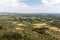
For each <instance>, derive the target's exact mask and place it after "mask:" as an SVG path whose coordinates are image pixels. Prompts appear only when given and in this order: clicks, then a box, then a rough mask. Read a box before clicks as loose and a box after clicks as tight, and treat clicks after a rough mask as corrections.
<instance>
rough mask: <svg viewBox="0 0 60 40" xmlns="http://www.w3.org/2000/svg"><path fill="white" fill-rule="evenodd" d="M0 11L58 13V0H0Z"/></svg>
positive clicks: (59, 10)
mask: <svg viewBox="0 0 60 40" xmlns="http://www.w3.org/2000/svg"><path fill="white" fill-rule="evenodd" d="M0 12H16V13H60V0H0Z"/></svg>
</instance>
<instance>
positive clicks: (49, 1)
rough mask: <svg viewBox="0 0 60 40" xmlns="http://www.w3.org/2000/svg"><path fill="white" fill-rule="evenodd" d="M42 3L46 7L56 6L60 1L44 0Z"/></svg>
mask: <svg viewBox="0 0 60 40" xmlns="http://www.w3.org/2000/svg"><path fill="white" fill-rule="evenodd" d="M42 3H43V4H46V5H55V4H59V3H60V0H42Z"/></svg>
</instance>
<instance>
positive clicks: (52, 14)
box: [0, 12, 60, 16]
mask: <svg viewBox="0 0 60 40" xmlns="http://www.w3.org/2000/svg"><path fill="white" fill-rule="evenodd" d="M0 15H11V16H42V15H43V16H60V14H59V13H11V12H0Z"/></svg>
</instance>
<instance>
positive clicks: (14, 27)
mask: <svg viewBox="0 0 60 40" xmlns="http://www.w3.org/2000/svg"><path fill="white" fill-rule="evenodd" d="M51 28H57V29H58V30H57V29H51ZM0 40H60V16H55V15H54V16H53V15H40V16H17V15H15V16H11V15H9V16H7V15H0Z"/></svg>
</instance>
